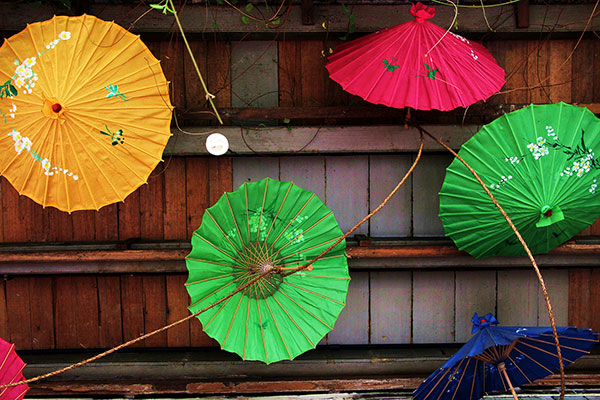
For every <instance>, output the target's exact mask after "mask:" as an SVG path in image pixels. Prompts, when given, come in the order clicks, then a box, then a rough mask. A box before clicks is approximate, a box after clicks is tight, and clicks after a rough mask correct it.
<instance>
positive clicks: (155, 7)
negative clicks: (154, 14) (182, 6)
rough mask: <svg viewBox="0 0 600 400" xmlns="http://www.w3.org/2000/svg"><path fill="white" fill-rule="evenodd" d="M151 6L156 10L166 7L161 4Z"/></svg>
mask: <svg viewBox="0 0 600 400" xmlns="http://www.w3.org/2000/svg"><path fill="white" fill-rule="evenodd" d="M150 7H152V8H154V9H155V10H162V9H164V8H165V6H161V5H160V4H150Z"/></svg>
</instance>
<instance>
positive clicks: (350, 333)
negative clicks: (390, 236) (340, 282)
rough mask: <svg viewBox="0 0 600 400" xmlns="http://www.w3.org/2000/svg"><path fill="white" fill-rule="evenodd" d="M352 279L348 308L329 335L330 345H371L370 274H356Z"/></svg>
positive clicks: (349, 288) (341, 314) (347, 300)
mask: <svg viewBox="0 0 600 400" xmlns="http://www.w3.org/2000/svg"><path fill="white" fill-rule="evenodd" d="M350 277H351V278H352V280H351V281H350V285H349V287H348V295H347V297H346V307H344V309H343V310H342V312H341V313H340V316H339V317H338V319H337V321H336V323H335V326H334V329H333V330H332V331H331V332H329V334H328V344H368V343H369V273H368V272H354V273H352V274H351V275H350Z"/></svg>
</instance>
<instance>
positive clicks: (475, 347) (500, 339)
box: [413, 314, 598, 400]
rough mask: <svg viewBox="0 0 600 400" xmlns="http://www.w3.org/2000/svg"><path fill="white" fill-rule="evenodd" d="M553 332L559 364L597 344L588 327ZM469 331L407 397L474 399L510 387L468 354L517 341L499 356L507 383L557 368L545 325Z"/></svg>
mask: <svg viewBox="0 0 600 400" xmlns="http://www.w3.org/2000/svg"><path fill="white" fill-rule="evenodd" d="M488 315H491V314H488ZM475 316H477V314H475ZM486 317H488V316H486ZM492 318H493V316H492ZM474 319H475V318H474ZM494 320H495V318H494ZM556 330H557V333H558V337H559V343H560V346H561V354H562V357H563V364H564V366H567V365H569V364H571V363H572V362H574V361H575V360H576V359H577V358H579V357H581V356H582V355H584V354H587V352H588V351H589V349H591V348H592V347H593V346H594V345H595V344H596V343H597V342H598V334H597V333H596V332H593V331H591V330H589V329H578V328H574V327H557V328H556ZM474 331H475V332H476V333H475V334H474V335H473V337H472V338H471V339H470V340H469V341H468V342H467V343H466V344H465V345H464V346H463V347H461V348H460V350H458V352H457V353H456V354H454V355H453V356H452V357H451V358H450V359H449V360H448V361H447V362H446V363H445V364H444V365H442V367H441V368H439V369H438V370H436V371H435V372H434V373H433V374H431V375H430V376H429V377H428V378H427V379H426V380H425V381H424V382H423V383H422V384H421V386H419V387H418V388H417V390H415V392H414V393H413V399H415V400H425V399H428V400H431V399H436V400H437V399H440V400H441V399H456V400H475V399H480V398H482V397H483V395H484V393H486V392H497V391H507V390H510V389H509V387H508V385H507V383H506V381H505V380H504V378H503V377H502V376H501V374H500V371H498V367H497V366H496V365H494V364H489V363H487V362H484V361H481V360H478V359H475V358H473V357H474V356H477V355H480V354H482V353H483V352H484V351H485V350H486V349H488V348H490V347H493V346H508V345H510V344H511V343H512V342H513V341H515V340H517V339H518V340H517V342H516V344H515V346H514V348H513V349H512V350H511V352H510V353H509V354H508V357H507V358H506V359H505V360H504V364H505V368H506V372H507V373H508V376H509V378H510V381H511V383H512V385H513V386H520V385H523V384H526V383H531V382H533V381H534V380H536V379H540V378H543V377H546V376H548V375H550V374H552V373H554V372H556V371H558V370H559V369H560V366H559V363H558V357H557V356H556V346H555V343H554V336H553V334H552V328H550V327H517V326H493V325H492V324H489V323H488V324H486V323H480V326H479V329H476V330H475V327H474ZM548 353H550V354H548Z"/></svg>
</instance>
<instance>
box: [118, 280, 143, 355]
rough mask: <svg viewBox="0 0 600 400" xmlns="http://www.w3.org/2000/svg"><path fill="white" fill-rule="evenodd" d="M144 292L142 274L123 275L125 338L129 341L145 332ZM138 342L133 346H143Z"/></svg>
mask: <svg viewBox="0 0 600 400" xmlns="http://www.w3.org/2000/svg"><path fill="white" fill-rule="evenodd" d="M143 296H144V293H143V284H142V276H141V275H133V274H127V275H121V309H122V313H123V314H122V320H123V340H124V341H129V340H131V339H134V338H137V337H139V336H141V335H143V334H144V297H143ZM143 346H144V342H143V341H142V342H137V343H135V344H133V345H132V347H143Z"/></svg>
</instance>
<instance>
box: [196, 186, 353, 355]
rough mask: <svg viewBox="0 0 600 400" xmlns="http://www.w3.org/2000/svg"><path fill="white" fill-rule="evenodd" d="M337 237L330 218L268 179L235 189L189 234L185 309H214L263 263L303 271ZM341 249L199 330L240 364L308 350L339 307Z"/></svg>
mask: <svg viewBox="0 0 600 400" xmlns="http://www.w3.org/2000/svg"><path fill="white" fill-rule="evenodd" d="M341 236H342V231H341V230H340V228H339V226H338V224H337V222H336V221H335V218H334V216H333V213H332V212H331V211H330V210H329V209H328V208H327V207H326V206H325V205H324V204H323V203H322V202H321V201H320V200H319V199H318V198H317V197H316V196H315V195H314V194H312V193H310V192H308V191H306V190H303V189H301V188H299V187H298V186H296V185H294V184H293V183H291V182H280V181H276V180H273V179H269V178H267V179H263V180H261V181H260V182H254V183H246V184H243V185H242V186H240V188H239V189H238V190H236V191H235V192H233V193H225V195H223V196H222V197H221V198H220V199H219V201H217V203H216V204H215V205H214V206H212V207H210V208H209V209H207V210H206V213H205V214H204V216H203V218H202V224H201V226H200V228H198V229H197V230H196V231H195V232H194V235H193V237H192V247H193V249H192V252H191V253H190V254H189V255H188V256H187V258H186V264H187V267H188V270H189V277H188V280H187V283H186V288H187V290H188V293H189V295H190V297H191V306H190V307H189V309H190V311H191V312H197V311H199V310H201V309H203V308H205V307H207V306H209V305H211V304H213V303H215V302H217V301H218V300H220V299H221V298H223V297H225V296H227V295H228V294H230V293H232V292H234V291H235V290H236V289H237V288H238V287H239V286H241V285H242V284H244V283H245V282H247V281H248V280H250V279H252V274H251V271H257V272H256V273H258V274H260V271H261V270H260V268H261V267H262V266H263V265H266V264H269V262H270V263H271V264H273V265H275V266H280V267H284V268H289V267H295V266H300V265H303V264H304V263H306V262H307V261H310V260H312V259H313V258H314V257H316V256H317V255H319V254H320V253H321V252H322V251H323V250H325V249H327V248H328V247H329V246H330V245H332V244H333V243H334V242H335V241H336V240H337V239H338V238H340V237H341ZM345 249H346V243H345V241H342V242H340V243H339V244H338V245H337V246H336V247H335V248H333V249H332V250H331V251H329V252H328V253H327V254H326V255H325V256H324V257H323V258H322V259H320V260H318V261H317V262H315V263H314V264H313V270H312V271H308V270H305V271H300V272H296V273H294V274H292V275H289V276H286V277H284V278H281V277H280V276H279V275H275V276H274V277H273V278H270V279H268V281H264V282H262V283H261V284H259V285H253V287H252V288H249V289H248V290H245V291H244V292H240V293H237V294H236V295H234V296H233V297H231V298H230V299H228V300H226V301H224V302H223V303H221V304H219V305H218V306H216V307H213V308H211V309H210V310H208V311H206V312H204V313H202V314H200V315H199V316H198V318H199V319H200V321H201V322H202V325H203V327H204V331H205V332H206V333H207V334H208V335H209V336H211V337H213V338H214V339H216V340H217V341H218V342H219V343H221V347H222V348H223V349H224V350H227V351H230V352H234V353H237V354H238V355H240V357H242V358H243V359H244V360H260V361H263V362H266V363H271V362H275V361H280V360H288V359H293V358H295V357H296V356H298V355H299V354H301V353H303V352H305V351H307V350H309V349H312V348H314V347H315V346H316V345H317V344H318V343H319V341H320V340H321V339H322V338H323V337H324V336H325V334H327V332H329V331H330V330H331V329H333V326H334V324H335V321H336V319H337V317H338V315H339V313H340V311H341V310H342V308H343V307H344V305H345V302H346V293H347V291H348V283H349V282H350V276H349V275H348V263H347V259H346V253H345ZM267 261H268V262H267ZM265 268H268V266H266V267H265ZM254 276H255V275H254ZM263 338H264V339H263Z"/></svg>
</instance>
